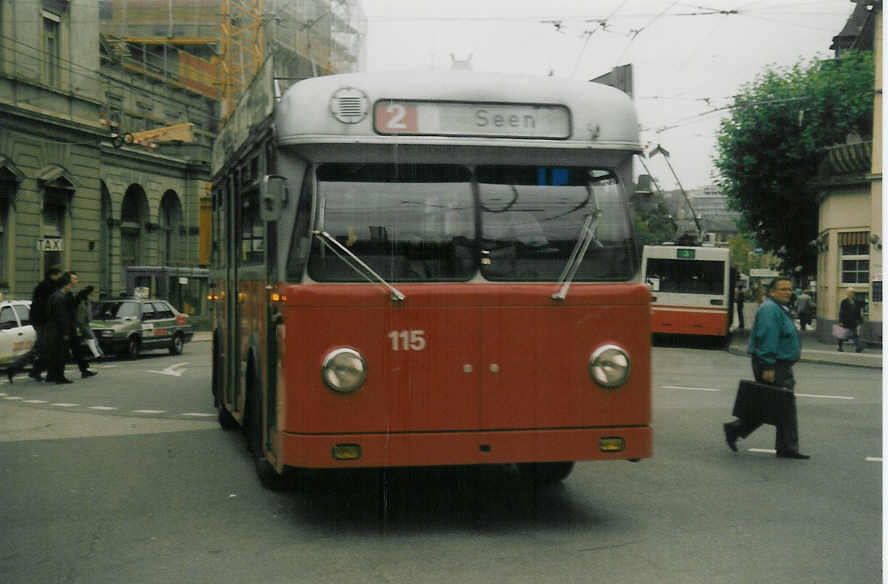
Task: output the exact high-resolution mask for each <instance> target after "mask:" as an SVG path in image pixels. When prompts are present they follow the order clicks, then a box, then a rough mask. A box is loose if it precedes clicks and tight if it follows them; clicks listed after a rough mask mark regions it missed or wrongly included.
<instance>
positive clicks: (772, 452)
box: [749, 448, 777, 454]
mask: <svg viewBox="0 0 888 584" xmlns="http://www.w3.org/2000/svg"><path fill="white" fill-rule="evenodd" d="M749 451H750V452H764V453H765V454H777V451H776V450H774V449H772V448H750V449H749Z"/></svg>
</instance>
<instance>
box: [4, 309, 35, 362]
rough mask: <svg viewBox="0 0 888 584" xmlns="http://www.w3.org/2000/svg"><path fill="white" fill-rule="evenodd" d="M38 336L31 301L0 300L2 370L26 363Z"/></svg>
mask: <svg viewBox="0 0 888 584" xmlns="http://www.w3.org/2000/svg"><path fill="white" fill-rule="evenodd" d="M36 338H37V334H36V333H35V332H34V327H33V326H31V301H30V300H3V301H0V370H2V369H11V368H18V367H21V366H22V365H24V364H25V363H26V362H27V361H28V360H29V359H30V358H31V353H32V350H33V349H34V341H35V339H36Z"/></svg>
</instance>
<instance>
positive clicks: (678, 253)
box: [675, 249, 697, 260]
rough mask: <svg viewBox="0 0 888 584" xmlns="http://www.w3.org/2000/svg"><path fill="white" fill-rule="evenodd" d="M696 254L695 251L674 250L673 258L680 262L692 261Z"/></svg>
mask: <svg viewBox="0 0 888 584" xmlns="http://www.w3.org/2000/svg"><path fill="white" fill-rule="evenodd" d="M696 252H697V250H694V249H677V250H675V257H677V258H678V259H680V260H692V259H694V255H695V254H696Z"/></svg>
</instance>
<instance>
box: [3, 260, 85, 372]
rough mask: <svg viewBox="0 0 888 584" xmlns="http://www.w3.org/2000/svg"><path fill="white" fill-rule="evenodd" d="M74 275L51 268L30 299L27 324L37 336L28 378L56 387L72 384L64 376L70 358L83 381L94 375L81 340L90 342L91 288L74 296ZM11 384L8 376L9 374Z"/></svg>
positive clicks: (75, 278) (76, 278) (76, 279)
mask: <svg viewBox="0 0 888 584" xmlns="http://www.w3.org/2000/svg"><path fill="white" fill-rule="evenodd" d="M77 281H78V277H77V272H65V273H62V271H61V270H59V269H57V268H52V269H50V270H49V272H48V273H47V276H46V278H45V279H44V280H43V281H41V282H40V283H39V284H37V286H35V287H34V294H33V295H32V297H31V325H32V326H33V327H34V331H35V333H36V335H37V339H36V341H35V343H34V353H35V359H34V364H33V366H32V368H31V371H30V373H28V375H29V376H30V377H31V378H32V379H34V380H37V381H43V377H42V373H43V371H44V370H45V371H46V381H47V382H54V383H57V384H63V383H73V382H72V381H71V380H70V379H68V378H67V377H65V363H67V362H68V359H69V356H73V358H74V360H76V362H77V366H78V368H79V369H80V376H81V377H83V378H86V377H92V376H93V375H96V373H97V372H96V371H91V370H90V369H89V361H88V359H87V355H86V354H85V352H84V350H83V347H82V345H81V340H84V339H92V338H94V337H93V336H92V335H93V333H92V331H91V330H90V327H89V299H90V296H91V295H92V293H93V291H94V290H95V288H94V287H93V286H86V287H85V288H83V289H82V290H80V291H79V292H77V294H74V293H73V292H72V290H73V288H74V287H75V286H76V285H77ZM9 380H10V382H12V374H10V379H9Z"/></svg>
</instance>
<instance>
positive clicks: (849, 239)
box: [839, 231, 869, 245]
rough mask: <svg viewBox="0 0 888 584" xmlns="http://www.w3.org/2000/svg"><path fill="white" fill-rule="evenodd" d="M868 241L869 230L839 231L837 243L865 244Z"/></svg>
mask: <svg viewBox="0 0 888 584" xmlns="http://www.w3.org/2000/svg"><path fill="white" fill-rule="evenodd" d="M868 243H869V231H842V232H839V245H867V244H868Z"/></svg>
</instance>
